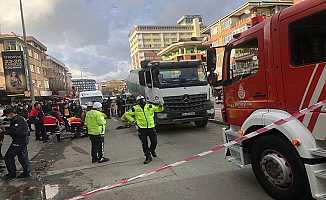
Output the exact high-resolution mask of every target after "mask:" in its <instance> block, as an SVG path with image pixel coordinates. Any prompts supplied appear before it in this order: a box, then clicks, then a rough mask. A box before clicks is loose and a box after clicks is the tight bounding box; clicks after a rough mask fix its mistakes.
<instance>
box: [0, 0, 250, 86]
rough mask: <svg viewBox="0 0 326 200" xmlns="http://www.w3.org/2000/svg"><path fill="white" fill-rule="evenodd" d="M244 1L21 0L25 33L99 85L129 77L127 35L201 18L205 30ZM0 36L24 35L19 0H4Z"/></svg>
mask: <svg viewBox="0 0 326 200" xmlns="http://www.w3.org/2000/svg"><path fill="white" fill-rule="evenodd" d="M243 2H244V0H200V1H198V0H23V4H24V12H25V21H26V22H25V23H26V29H27V30H26V31H27V34H28V35H33V36H35V37H36V38H37V39H38V40H40V41H41V42H43V43H44V44H45V45H46V46H47V47H48V54H50V55H52V56H54V57H56V58H57V59H59V60H61V61H62V62H64V63H65V64H66V65H67V66H68V67H69V68H70V69H71V71H72V73H73V76H74V77H80V70H82V71H84V72H86V73H85V75H86V76H87V77H88V78H95V79H97V80H98V81H101V80H108V79H124V78H126V76H127V74H128V72H129V65H130V56H129V43H128V33H129V31H130V30H131V28H132V27H133V26H134V25H138V24H142V25H144V24H145V25H155V24H166V25H170V24H175V23H176V21H177V20H178V19H179V18H180V17H181V16H182V15H185V14H200V15H202V16H203V18H204V23H205V25H208V24H210V23H211V22H212V21H214V20H215V19H217V18H219V17H221V16H223V15H225V14H226V13H227V12H229V11H230V10H232V9H234V8H236V7H238V6H239V5H240V4H241V3H243ZM0 13H1V14H0V24H1V32H2V33H8V32H16V33H17V34H21V24H20V18H19V17H20V15H19V7H18V0H0Z"/></svg>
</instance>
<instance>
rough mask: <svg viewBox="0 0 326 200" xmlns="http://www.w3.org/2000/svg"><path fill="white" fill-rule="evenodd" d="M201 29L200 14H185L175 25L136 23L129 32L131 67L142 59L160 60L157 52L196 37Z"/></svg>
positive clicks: (138, 63)
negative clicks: (172, 44) (180, 41)
mask: <svg viewBox="0 0 326 200" xmlns="http://www.w3.org/2000/svg"><path fill="white" fill-rule="evenodd" d="M202 29H203V22H202V17H201V16H200V15H185V16H183V17H181V18H180V19H179V20H178V22H177V24H176V25H169V26H163V25H136V26H135V27H134V28H133V29H132V30H131V31H130V33H129V46H130V57H131V67H132V69H137V68H140V62H141V61H142V60H161V56H158V55H157V53H158V52H159V51H160V50H161V49H162V48H164V47H166V46H168V45H170V44H171V43H174V42H177V41H179V40H184V39H190V38H191V37H198V36H199V35H200V31H201V30H202Z"/></svg>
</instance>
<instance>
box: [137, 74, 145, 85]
mask: <svg viewBox="0 0 326 200" xmlns="http://www.w3.org/2000/svg"><path fill="white" fill-rule="evenodd" d="M138 75H139V84H140V85H142V86H145V75H144V72H143V71H140V72H139V74H138Z"/></svg>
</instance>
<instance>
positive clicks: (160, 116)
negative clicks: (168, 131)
mask: <svg viewBox="0 0 326 200" xmlns="http://www.w3.org/2000/svg"><path fill="white" fill-rule="evenodd" d="M167 117H168V114H167V113H157V118H159V119H165V118H167Z"/></svg>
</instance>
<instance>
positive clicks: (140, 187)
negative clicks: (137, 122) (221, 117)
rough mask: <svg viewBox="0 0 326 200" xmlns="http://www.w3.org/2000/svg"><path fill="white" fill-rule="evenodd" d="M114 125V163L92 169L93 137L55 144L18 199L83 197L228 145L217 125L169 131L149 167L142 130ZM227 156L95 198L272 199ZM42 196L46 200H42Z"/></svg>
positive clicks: (110, 151)
mask: <svg viewBox="0 0 326 200" xmlns="http://www.w3.org/2000/svg"><path fill="white" fill-rule="evenodd" d="M109 124H110V125H109V128H108V130H107V135H106V138H105V155H106V156H107V157H109V158H110V159H111V161H110V162H108V163H102V164H91V162H90V154H89V151H90V144H89V143H90V142H89V139H88V138H81V139H75V140H70V139H69V138H67V139H65V140H64V141H63V142H62V143H55V142H52V143H50V144H48V145H47V146H46V147H45V148H43V149H42V150H41V151H40V153H39V154H38V155H37V156H36V157H35V158H34V160H33V163H34V169H35V168H36V170H37V173H36V174H37V179H36V180H33V181H31V182H30V184H29V185H28V186H29V187H32V189H30V190H31V191H26V190H25V189H24V188H23V189H22V186H20V187H17V188H18V189H20V191H19V192H18V194H19V195H14V197H15V198H13V199H17V200H20V199H26V198H24V197H33V198H32V199H37V198H39V199H67V198H70V197H73V196H76V195H78V194H80V193H81V192H85V191H89V190H92V189H96V188H98V187H102V186H105V185H108V184H113V183H114V182H115V181H117V180H120V179H123V178H129V177H132V176H135V175H138V174H141V173H143V172H146V171H148V170H150V169H152V168H156V167H158V166H161V165H162V164H170V163H173V162H176V161H179V160H182V159H183V158H185V157H188V156H190V155H192V154H197V153H200V152H203V151H206V150H207V149H209V148H210V147H212V146H214V145H215V144H217V143H221V142H222V135H221V133H222V127H221V126H220V125H217V124H214V123H209V124H208V127H207V128H205V129H197V128H195V127H194V126H192V125H189V124H188V125H182V126H167V127H164V129H163V130H161V131H159V134H158V141H159V144H158V149H157V154H158V158H156V159H154V161H153V162H152V163H150V164H149V165H144V164H143V163H142V162H143V160H144V157H143V153H142V150H141V145H140V141H139V139H138V136H137V132H136V130H135V129H134V128H129V129H121V130H116V127H117V126H119V125H121V122H120V121H118V120H116V119H111V120H110V121H109ZM223 154H224V152H221V153H215V154H211V155H208V156H207V157H204V158H202V159H200V160H196V161H193V162H190V163H187V164H184V165H181V166H179V167H176V168H173V169H168V170H166V171H162V172H161V173H159V174H155V175H153V176H150V177H146V178H143V179H138V180H137V181H135V182H132V183H130V184H129V185H127V186H124V187H121V188H118V189H113V190H110V191H105V192H102V193H99V194H96V195H94V196H92V197H89V199H96V200H152V199H153V200H154V199H155V200H174V199H176V200H198V199H203V200H209V199H230V200H231V199H236V200H262V199H264V200H265V199H266V200H268V199H270V197H268V196H267V195H266V194H265V192H264V191H263V189H262V188H261V187H260V185H259V184H258V183H257V181H256V179H255V177H254V175H253V173H252V171H251V169H250V168H246V169H239V168H237V167H235V166H233V165H232V164H231V163H228V162H226V161H225V160H224V155H223ZM44 163H45V164H44ZM39 165H44V166H43V167H40V166H39ZM26 181H28V180H26ZM34 182H35V183H34ZM32 183H33V185H31V184H32ZM21 185H23V186H24V185H26V183H25V184H23V183H22V184H21ZM17 188H16V190H17ZM8 190H10V189H8ZM38 191H39V193H40V195H39V197H36V196H37V195H36V193H37V192H38ZM31 192H32V194H31ZM9 194H11V196H13V195H12V194H16V193H15V190H13V191H10V192H9ZM9 199H10V198H9ZM27 199H30V198H27Z"/></svg>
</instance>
